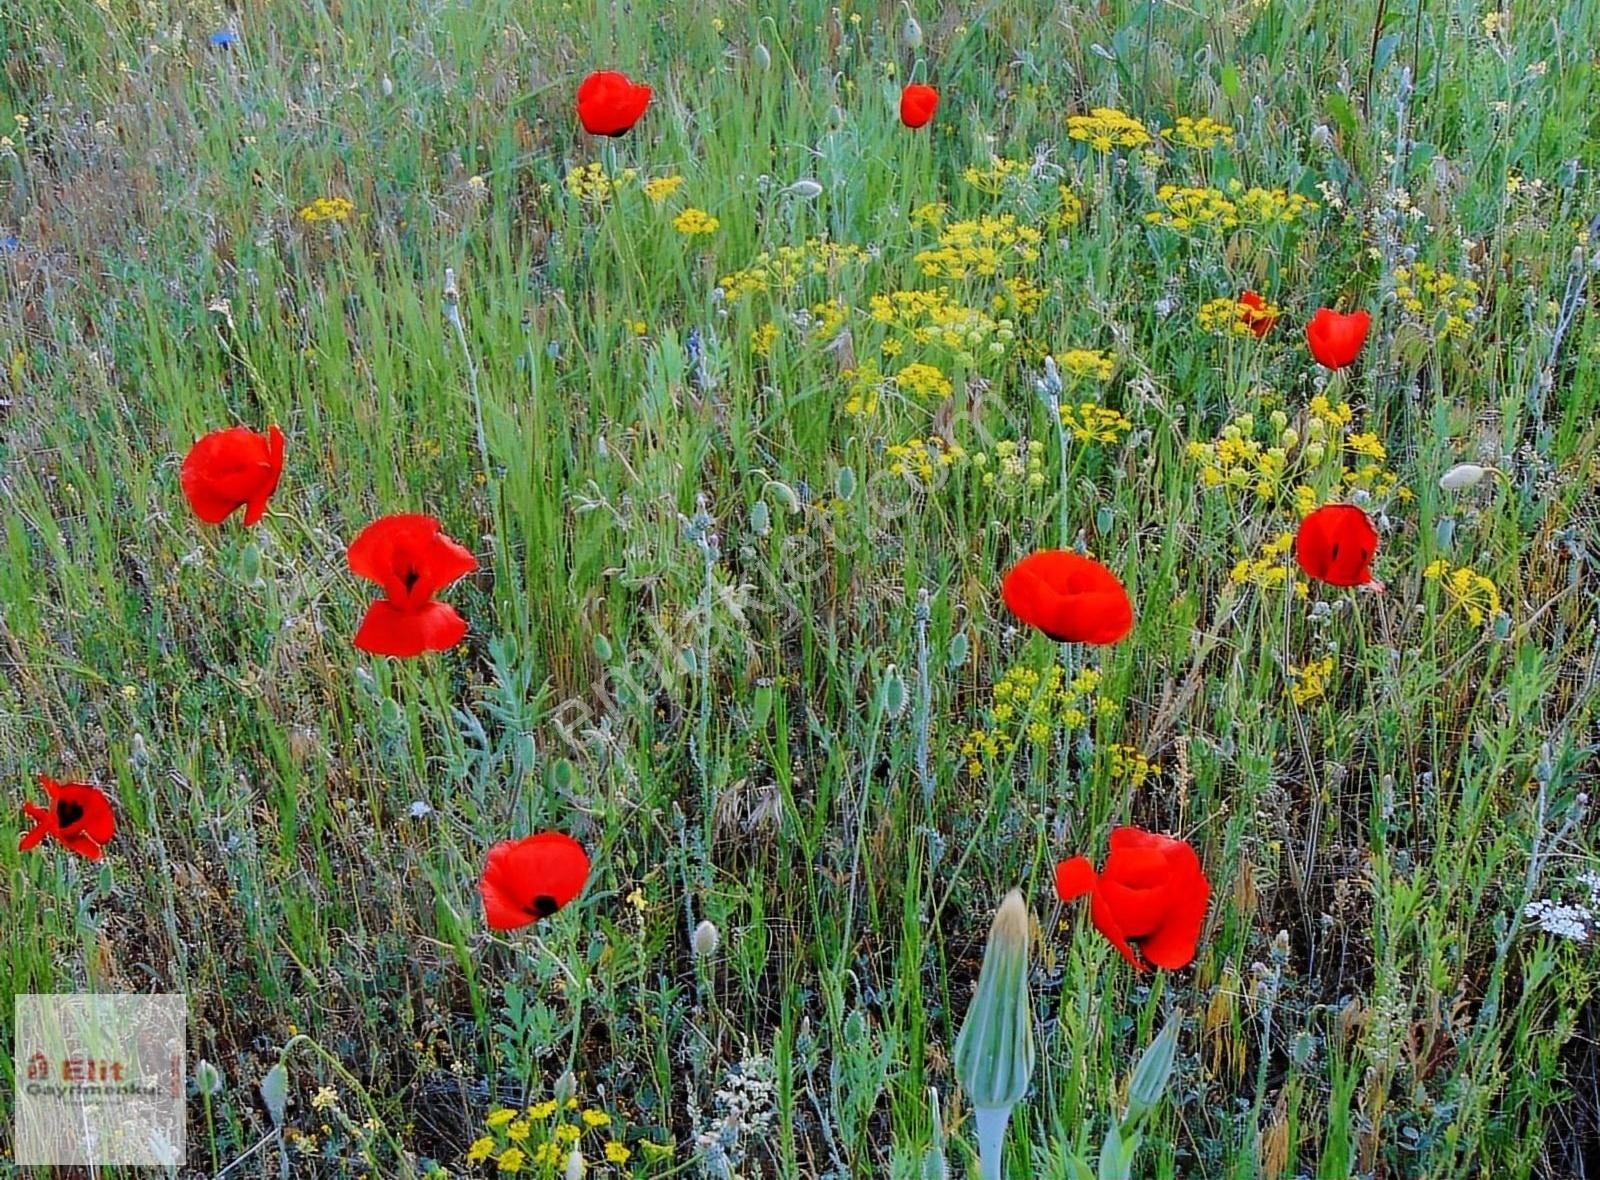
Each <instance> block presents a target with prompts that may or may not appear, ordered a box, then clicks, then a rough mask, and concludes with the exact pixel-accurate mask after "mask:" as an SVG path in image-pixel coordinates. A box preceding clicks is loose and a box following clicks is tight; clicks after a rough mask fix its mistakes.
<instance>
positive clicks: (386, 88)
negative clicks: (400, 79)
mask: <svg viewBox="0 0 1600 1180" xmlns="http://www.w3.org/2000/svg"><path fill="white" fill-rule="evenodd" d="M378 89H379V90H381V91H383V97H385V98H388V97H390V96H391V95H393V94H394V83H393V82H392V81H390V79H389V75H388V74H385V75H384V76H383V80H382V81H381V82H379V83H378Z"/></svg>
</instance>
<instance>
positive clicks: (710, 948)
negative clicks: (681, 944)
mask: <svg viewBox="0 0 1600 1180" xmlns="http://www.w3.org/2000/svg"><path fill="white" fill-rule="evenodd" d="M689 945H690V946H691V947H693V948H694V957H695V958H697V959H706V958H710V957H711V956H712V955H714V954H716V953H717V947H719V946H721V945H722V935H721V934H719V933H718V932H717V925H716V923H715V922H713V921H711V920H710V919H709V918H707V919H702V920H701V922H700V925H698V926H696V927H695V928H694V934H693V935H692V936H691V937H690V939H689Z"/></svg>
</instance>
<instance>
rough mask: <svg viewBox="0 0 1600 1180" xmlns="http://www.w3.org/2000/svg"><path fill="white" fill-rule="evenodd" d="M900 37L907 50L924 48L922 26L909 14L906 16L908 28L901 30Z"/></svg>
mask: <svg viewBox="0 0 1600 1180" xmlns="http://www.w3.org/2000/svg"><path fill="white" fill-rule="evenodd" d="M900 37H901V40H903V41H904V42H905V43H906V48H907V49H921V48H922V26H921V25H919V24H918V23H917V18H916V17H914V16H911V15H909V13H908V14H907V16H906V27H905V28H904V29H902V30H901V32H900Z"/></svg>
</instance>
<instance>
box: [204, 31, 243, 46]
mask: <svg viewBox="0 0 1600 1180" xmlns="http://www.w3.org/2000/svg"><path fill="white" fill-rule="evenodd" d="M209 40H210V41H211V46H212V48H213V49H226V48H227V47H228V46H230V45H237V44H238V43H239V34H238V33H235V32H234V31H233V30H232V29H218V30H217V31H216V32H215V33H212V34H211V36H210V38H209Z"/></svg>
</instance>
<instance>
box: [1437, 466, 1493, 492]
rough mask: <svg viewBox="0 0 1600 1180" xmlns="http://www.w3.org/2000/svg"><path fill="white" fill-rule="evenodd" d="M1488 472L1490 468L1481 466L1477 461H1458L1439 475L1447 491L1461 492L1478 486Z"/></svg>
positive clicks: (1440, 484)
mask: <svg viewBox="0 0 1600 1180" xmlns="http://www.w3.org/2000/svg"><path fill="white" fill-rule="evenodd" d="M1488 474H1489V468H1487V467H1479V466H1478V465H1477V464H1476V463H1457V464H1456V465H1455V466H1454V467H1452V468H1451V469H1450V470H1449V471H1446V472H1445V473H1444V474H1443V475H1441V476H1440V477H1439V486H1440V487H1441V488H1443V489H1444V490H1445V491H1447V492H1461V491H1465V490H1466V489H1467V488H1473V487H1477V486H1478V483H1479V481H1480V480H1482V479H1483V477H1484V476H1486V475H1488Z"/></svg>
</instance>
